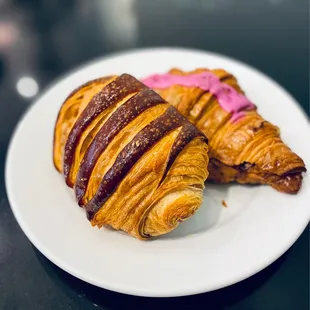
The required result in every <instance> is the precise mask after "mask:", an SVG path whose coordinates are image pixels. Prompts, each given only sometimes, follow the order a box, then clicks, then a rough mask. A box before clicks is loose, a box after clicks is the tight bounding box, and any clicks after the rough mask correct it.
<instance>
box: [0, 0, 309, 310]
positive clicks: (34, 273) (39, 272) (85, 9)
mask: <svg viewBox="0 0 310 310" xmlns="http://www.w3.org/2000/svg"><path fill="white" fill-rule="evenodd" d="M308 5H309V4H308V0H257V1H255V0H157V1H155V0H85V1H83V0H79V1H78V0H76V1H74V0H54V1H52V0H50V1H49V0H42V1H40V0H0V105H1V109H0V176H1V177H0V309H97V308H98V307H99V308H102V309H125V308H127V309H129V308H133V309H166V308H167V309H168V308H169V309H174V308H177V307H178V308H179V309H196V308H199V307H203V308H205V309H245V310H251V309H258V310H260V309H263V310H269V309H272V310H277V309H279V310H285V309H296V310H304V309H305V310H308V309H309V227H308V228H307V229H306V230H305V231H304V233H303V234H302V236H301V237H300V238H299V239H298V241H297V242H296V243H295V244H294V245H293V246H292V248H291V249H290V250H288V251H287V253H285V254H284V255H283V256H282V257H281V258H279V259H278V260H277V261H276V262H274V263H273V264H272V265H271V266H269V267H268V268H266V269H265V270H263V271H262V272H260V273H259V274H257V275H255V276H253V277H251V278H249V279H247V280H245V281H243V282H241V283H238V284H236V285H233V286H231V287H228V288H224V289H221V290H218V291H215V292H210V293H206V294H201V295H198V296H190V297H182V298H170V299H151V298H141V297H133V296H126V295H121V294H117V293H113V292H109V291H106V290H103V289H99V288H96V287H93V286H91V285H89V284H87V283H84V282H82V281H80V280H78V279H76V278H74V277H72V276H71V275H69V274H67V273H65V272H64V271H62V270H60V269H59V268H58V267H57V266H55V265H53V264H52V263H51V262H49V261H48V260H47V259H46V258H45V257H44V256H43V255H42V254H41V253H40V252H39V251H37V250H36V249H35V248H34V247H33V246H32V245H31V243H30V242H29V241H28V239H27V238H26V237H25V235H24V234H23V232H22V231H21V229H20V228H19V226H18V224H17V222H16V221H15V219H14V217H13V215H12V212H11V209H10V206H9V203H8V200H7V197H6V193H5V186H4V161H5V154H6V149H7V145H8V142H9V139H10V136H11V133H12V130H13V129H14V127H15V125H16V123H17V121H18V119H19V118H20V116H21V114H22V113H23V112H24V111H25V109H26V108H27V107H28V106H29V105H30V104H31V103H32V102H33V100H34V98H26V97H23V96H22V95H21V94H20V93H19V92H18V91H17V82H18V81H19V80H20V79H21V78H22V77H24V76H30V77H32V78H33V79H34V80H35V81H37V83H38V86H39V94H40V93H41V92H42V90H44V88H45V87H47V85H48V84H49V83H50V82H52V81H53V80H55V79H56V78H57V77H59V76H60V75H61V74H63V73H64V72H67V71H68V70H71V69H73V68H74V67H76V66H77V65H80V64H82V63H83V62H85V61H88V60H90V59H93V58H94V57H98V56H102V55H106V54H108V53H112V52H114V51H119V50H125V49H129V48H134V47H146V46H167V45H170V46H185V47H194V48H200V49H204V50H209V51H214V52H218V53H222V54H226V55H229V56H231V57H235V58H237V59H239V60H242V61H244V62H247V63H249V64H250V65H252V66H254V67H257V68H259V69H260V70H262V71H263V72H265V73H266V74H268V75H270V76H271V77H272V78H274V79H275V80H276V81H278V82H279V83H280V84H281V85H282V86H284V87H285V88H286V89H287V90H288V91H289V92H291V94H292V95H293V96H294V97H295V98H296V99H297V101H298V102H299V103H300V105H301V106H302V108H303V109H304V111H306V113H307V114H308V115H309V89H308V86H309V76H308V68H309V59H308V54H309V41H308V40H309V39H308V36H309V29H308V25H309V20H308V19H309V17H308V12H309V8H308ZM258 87H259V85H258ZM262 91H264V90H262ZM288 121H289V120H288ZM34 138H35V137H34Z"/></svg>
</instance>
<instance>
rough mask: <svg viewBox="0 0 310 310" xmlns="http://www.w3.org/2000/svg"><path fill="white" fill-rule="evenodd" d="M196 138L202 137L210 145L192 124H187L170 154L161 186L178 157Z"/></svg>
mask: <svg viewBox="0 0 310 310" xmlns="http://www.w3.org/2000/svg"><path fill="white" fill-rule="evenodd" d="M196 137H202V138H203V140H204V142H205V143H206V144H207V143H208V138H207V137H206V136H205V135H204V134H203V133H202V132H201V131H200V130H199V129H198V128H197V127H196V126H194V125H193V124H192V123H190V122H186V123H185V124H184V125H183V127H182V129H181V131H180V132H179V134H178V136H177V138H176V139H175V141H174V143H173V145H172V148H171V151H170V154H169V159H168V163H167V166H166V170H165V173H164V175H163V177H162V179H161V181H160V184H161V183H162V182H163V180H164V179H165V177H166V175H167V173H168V171H169V169H170V167H171V166H172V164H173V163H174V161H175V160H176V158H177V157H178V155H179V154H180V153H181V151H182V150H183V149H184V148H185V146H186V145H187V144H188V143H189V142H191V141H192V140H193V139H194V138H196Z"/></svg>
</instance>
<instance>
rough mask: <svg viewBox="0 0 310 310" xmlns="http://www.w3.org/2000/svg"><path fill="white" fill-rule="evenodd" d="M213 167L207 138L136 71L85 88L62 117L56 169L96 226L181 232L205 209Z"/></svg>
mask: <svg viewBox="0 0 310 310" xmlns="http://www.w3.org/2000/svg"><path fill="white" fill-rule="evenodd" d="M208 162H209V158H208V146H207V139H206V137H205V136H204V135H203V134H202V133H201V132H200V131H199V130H198V129H197V128H196V127H195V126H194V125H193V124H192V123H190V122H189V121H188V120H187V119H186V118H184V116H182V115H181V114H180V113H179V112H178V111H177V110H176V109H175V108H174V107H173V106H171V105H170V104H168V103H167V102H166V101H165V100H163V99H162V98H161V97H160V96H159V95H158V94H157V93H155V92H154V91H153V90H151V89H149V88H147V87H146V86H145V85H144V84H142V83H141V82H139V81H138V80H136V79H135V78H134V77H132V76H130V75H128V74H123V75H121V76H119V77H117V76H111V77H106V78H101V79H97V80H94V81H91V82H89V83H87V84H84V85H82V86H81V87H80V88H78V89H77V90H75V91H74V92H73V93H71V94H70V95H69V97H68V98H67V99H66V100H65V102H64V103H63V105H62V107H61V109H60V112H59V114H58V118H57V121H56V125H55V132H54V165H55V167H56V169H57V170H58V171H59V172H61V173H63V175H64V178H65V180H66V183H67V185H68V186H70V187H73V188H74V192H75V195H76V199H77V201H78V203H79V205H80V206H82V207H83V208H84V209H85V211H86V213H87V217H88V219H89V220H90V222H91V224H92V225H93V226H95V225H97V226H98V227H101V226H103V225H110V226H112V227H113V228H115V229H121V230H123V231H126V232H127V233H128V234H131V235H132V236H135V237H137V238H139V239H145V238H149V237H151V236H158V235H161V234H165V233H167V232H169V231H171V230H173V229H174V228H175V227H176V226H177V225H178V223H179V222H182V221H184V220H185V219H187V218H188V217H190V216H191V215H193V214H194V212H195V211H196V210H197V209H198V208H199V207H200V204H201V202H202V192H203V188H204V181H205V180H206V178H207V176H208V171H207V166H208Z"/></svg>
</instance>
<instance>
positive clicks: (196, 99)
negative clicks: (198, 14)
mask: <svg viewBox="0 0 310 310" xmlns="http://www.w3.org/2000/svg"><path fill="white" fill-rule="evenodd" d="M143 82H144V83H145V84H146V85H147V86H149V87H151V88H153V89H155V90H156V91H157V92H158V93H159V94H160V95H161V96H162V97H163V98H164V99H166V100H167V101H169V103H171V104H172V105H174V106H175V107H176V108H177V109H178V110H179V111H180V112H181V113H182V114H183V115H184V116H185V117H187V118H188V119H189V120H190V121H191V122H192V123H193V124H195V125H196V126H197V127H198V128H199V129H200V130H201V131H202V132H203V133H204V134H205V135H206V136H207V137H208V139H209V151H210V152H209V156H210V163H209V173H210V175H209V178H208V180H211V181H214V182H218V183H228V182H232V181H237V182H239V183H254V184H255V183H259V184H269V185H271V186H272V187H273V188H275V189H277V190H278V191H280V192H286V193H297V192H298V191H299V189H300V187H301V184H302V172H304V171H306V168H305V164H304V162H303V160H302V159H301V158H300V157H299V156H298V155H296V154H295V153H293V152H292V151H291V150H290V148H289V147H288V146H287V145H285V144H284V142H283V141H282V140H281V138H280V130H279V128H278V127H276V126H274V125H272V124H271V123H269V122H268V121H266V120H265V119H264V118H263V117H261V116H260V115H259V114H258V113H257V110H256V106H255V105H254V104H253V103H251V102H250V101H249V100H248V99H247V98H246V97H245V95H244V93H243V91H242V90H241V88H240V87H239V85H238V82H237V80H236V78H235V77H234V76H233V75H232V74H230V73H228V72H226V71H225V70H222V69H215V70H209V69H197V70H194V71H190V72H184V71H182V70H179V69H172V70H170V71H169V73H167V74H156V75H153V76H150V77H148V78H146V79H144V80H143Z"/></svg>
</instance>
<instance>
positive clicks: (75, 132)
mask: <svg viewBox="0 0 310 310" xmlns="http://www.w3.org/2000/svg"><path fill="white" fill-rule="evenodd" d="M144 88H146V86H145V85H144V84H142V83H141V82H139V81H138V80H136V79H135V78H134V77H132V76H131V75H128V74H123V75H121V76H119V77H118V78H117V79H116V80H114V81H113V82H111V83H109V84H108V85H107V86H105V87H104V88H103V90H102V91H101V92H99V93H97V94H96V95H95V96H94V97H93V98H92V99H91V101H90V102H89V104H88V105H87V106H86V108H85V109H84V111H83V112H82V113H81V115H80V116H79V118H78V119H77V121H76V123H75V124H74V126H73V128H72V130H71V132H70V134H69V137H68V139H67V143H66V145H65V150H64V169H63V171H64V176H65V179H66V183H67V185H68V186H70V187H72V186H73V184H72V182H71V181H70V179H69V175H70V170H71V166H72V163H73V158H74V154H75V149H76V147H77V145H78V143H79V141H80V138H81V135H82V134H83V132H84V130H85V129H86V128H87V127H88V126H89V125H90V123H91V122H92V121H93V120H94V119H95V118H96V117H97V116H98V115H99V114H100V113H102V112H103V111H104V110H105V109H107V108H108V107H110V106H112V105H114V104H116V103H117V102H119V101H121V100H123V99H124V98H125V97H126V96H128V95H130V94H132V93H134V92H138V91H140V90H141V89H144Z"/></svg>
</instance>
